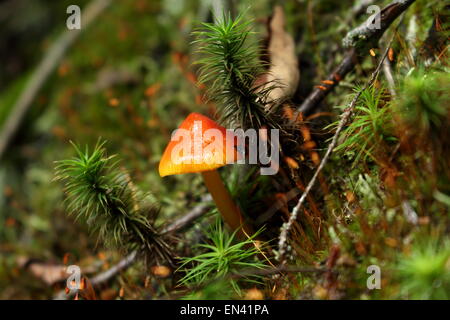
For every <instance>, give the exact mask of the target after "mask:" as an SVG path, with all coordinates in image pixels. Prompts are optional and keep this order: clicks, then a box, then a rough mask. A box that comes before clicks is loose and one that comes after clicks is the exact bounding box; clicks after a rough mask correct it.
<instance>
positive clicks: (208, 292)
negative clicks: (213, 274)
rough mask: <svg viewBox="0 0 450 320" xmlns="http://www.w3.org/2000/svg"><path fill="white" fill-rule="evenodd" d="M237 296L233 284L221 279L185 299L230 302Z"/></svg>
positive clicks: (195, 291) (190, 293)
mask: <svg viewBox="0 0 450 320" xmlns="http://www.w3.org/2000/svg"><path fill="white" fill-rule="evenodd" d="M235 296H236V291H235V290H234V289H233V286H232V282H231V283H230V281H228V279H226V278H221V279H218V280H215V281H213V282H212V283H210V284H208V285H206V286H204V287H203V288H201V289H200V290H194V291H192V292H189V293H188V294H187V295H185V296H184V297H183V299H184V300H229V299H233V298H234V297H235Z"/></svg>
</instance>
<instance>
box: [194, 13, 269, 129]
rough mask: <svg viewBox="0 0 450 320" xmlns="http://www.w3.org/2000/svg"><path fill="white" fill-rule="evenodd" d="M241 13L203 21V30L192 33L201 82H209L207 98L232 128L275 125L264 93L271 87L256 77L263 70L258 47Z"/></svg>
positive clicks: (249, 21) (248, 24) (247, 22)
mask: <svg viewBox="0 0 450 320" xmlns="http://www.w3.org/2000/svg"><path fill="white" fill-rule="evenodd" d="M251 23H252V21H251V20H247V21H244V16H243V15H240V16H238V17H237V18H236V19H235V20H233V19H232V18H231V15H224V16H223V18H222V19H217V21H216V23H215V24H214V23H202V26H203V28H204V30H202V31H196V32H194V35H196V36H197V37H198V40H196V41H194V43H198V44H199V49H198V52H199V53H200V55H202V56H203V57H202V58H201V59H199V60H198V61H197V64H199V65H200V82H202V83H205V84H207V85H208V95H209V97H210V98H211V99H212V100H213V101H214V102H216V103H217V107H218V109H219V114H220V117H221V121H223V122H224V123H225V124H226V125H230V126H233V127H240V128H243V129H247V128H260V127H261V126H262V125H264V124H266V125H269V126H272V127H273V126H275V127H277V124H276V122H275V121H274V120H273V119H272V118H273V115H272V114H270V113H268V112H267V111H266V110H265V101H266V96H267V94H268V93H269V92H270V90H271V89H273V87H274V86H269V87H268V88H264V89H262V86H263V85H265V83H263V84H261V85H255V79H256V77H257V76H258V75H260V74H261V73H262V71H263V67H264V66H263V63H262V61H260V60H259V51H260V48H259V46H258V45H257V43H255V41H254V40H252V39H251V35H252V32H251V31H250V25H251Z"/></svg>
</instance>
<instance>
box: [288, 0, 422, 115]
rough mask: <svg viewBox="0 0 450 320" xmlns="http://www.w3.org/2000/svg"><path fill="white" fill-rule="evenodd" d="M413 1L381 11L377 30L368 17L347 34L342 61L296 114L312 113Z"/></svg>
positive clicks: (404, 0) (400, 0) (396, 3)
mask: <svg viewBox="0 0 450 320" xmlns="http://www.w3.org/2000/svg"><path fill="white" fill-rule="evenodd" d="M414 1H415V0H396V1H394V2H393V3H391V4H389V5H388V6H387V7H385V8H384V9H382V10H381V11H380V13H379V15H377V17H375V19H377V18H378V19H380V28H379V29H377V28H373V26H372V21H373V19H374V18H372V17H370V18H369V19H368V20H366V21H365V22H364V23H363V24H361V25H360V26H358V27H357V28H355V29H353V30H352V31H350V32H349V33H347V36H346V37H345V38H344V40H343V44H344V46H345V47H348V48H349V49H348V51H347V52H346V54H345V55H344V59H343V60H342V62H341V63H340V64H339V66H338V67H337V68H336V69H334V70H333V72H332V73H331V74H330V75H329V76H328V77H327V79H326V80H325V81H324V82H325V83H327V85H326V86H318V87H316V88H314V90H313V91H312V92H311V93H310V94H309V96H308V97H306V99H305V100H304V101H303V103H302V104H301V105H300V107H298V108H297V110H296V111H297V113H298V112H303V114H310V113H311V112H312V111H314V109H315V108H316V107H317V106H318V105H319V103H320V102H321V101H322V100H323V99H324V98H325V97H326V96H327V95H328V94H329V93H330V92H331V91H332V89H334V87H336V86H337V85H338V84H339V82H340V81H341V80H342V79H344V78H345V76H346V75H347V74H348V73H349V72H350V71H352V70H353V69H354V68H355V66H356V64H357V60H358V57H359V56H364V55H366V54H367V50H368V49H370V48H371V47H372V46H375V45H376V44H377V42H378V40H379V39H380V38H381V37H382V35H383V34H384V32H385V31H386V30H387V29H388V28H389V27H390V25H391V24H392V22H394V20H396V19H397V17H398V16H400V14H402V13H403V12H404V11H405V10H406V9H408V7H409V6H410V5H411V4H412V3H413V2H414ZM324 88H325V90H324ZM293 119H297V117H293Z"/></svg>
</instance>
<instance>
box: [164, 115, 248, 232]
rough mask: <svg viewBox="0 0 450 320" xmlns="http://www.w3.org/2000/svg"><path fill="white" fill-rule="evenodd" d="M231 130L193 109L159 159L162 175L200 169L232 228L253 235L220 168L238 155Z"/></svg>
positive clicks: (221, 211)
mask: <svg viewBox="0 0 450 320" xmlns="http://www.w3.org/2000/svg"><path fill="white" fill-rule="evenodd" d="M231 134H232V133H228V139H227V130H226V129H225V128H224V127H222V126H220V125H218V124H217V123H215V122H214V121H213V120H211V119H209V118H207V117H205V116H203V115H201V114H198V113H191V114H190V115H189V116H188V117H187V118H186V119H185V120H184V121H183V122H182V123H181V125H180V127H179V128H178V130H176V131H175V132H174V134H173V135H172V139H171V141H170V143H169V144H168V146H167V148H166V150H165V151H164V153H163V156H162V158H161V161H160V163H159V175H160V176H161V177H164V176H168V175H174V174H182V173H193V172H201V174H202V176H203V179H204V181H205V184H206V187H207V188H208V190H209V192H210V193H211V196H212V198H213V200H214V202H215V203H216V206H217V209H218V210H219V212H220V213H221V214H222V217H223V219H224V221H225V222H226V223H227V224H228V225H229V226H230V227H231V228H232V229H233V230H236V229H238V228H241V227H242V228H243V231H244V233H246V234H248V235H251V234H252V231H251V229H250V227H249V226H248V225H246V224H244V219H243V217H242V214H241V212H240V210H239V207H238V206H237V205H236V204H235V203H234V202H233V200H232V198H231V195H230V193H229V192H228V190H227V188H226V187H225V185H224V183H223V181H222V178H221V177H220V174H219V173H218V172H217V169H218V168H220V167H222V166H225V165H227V164H229V163H232V162H234V161H235V160H236V159H237V158H238V153H237V151H236V149H235V148H234V141H235V140H234V136H231ZM240 233H241V235H242V230H241V232H240Z"/></svg>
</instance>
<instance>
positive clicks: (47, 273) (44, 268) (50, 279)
mask: <svg viewBox="0 0 450 320" xmlns="http://www.w3.org/2000/svg"><path fill="white" fill-rule="evenodd" d="M28 269H29V270H30V272H31V273H32V274H33V275H34V276H35V277H37V278H39V279H41V280H42V281H44V282H45V283H46V284H48V285H49V286H51V285H53V284H55V283H57V282H59V281H63V280H66V279H67V278H68V277H69V274H68V273H66V266H62V265H52V264H47V263H32V264H31V265H30V266H29V267H28Z"/></svg>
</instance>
